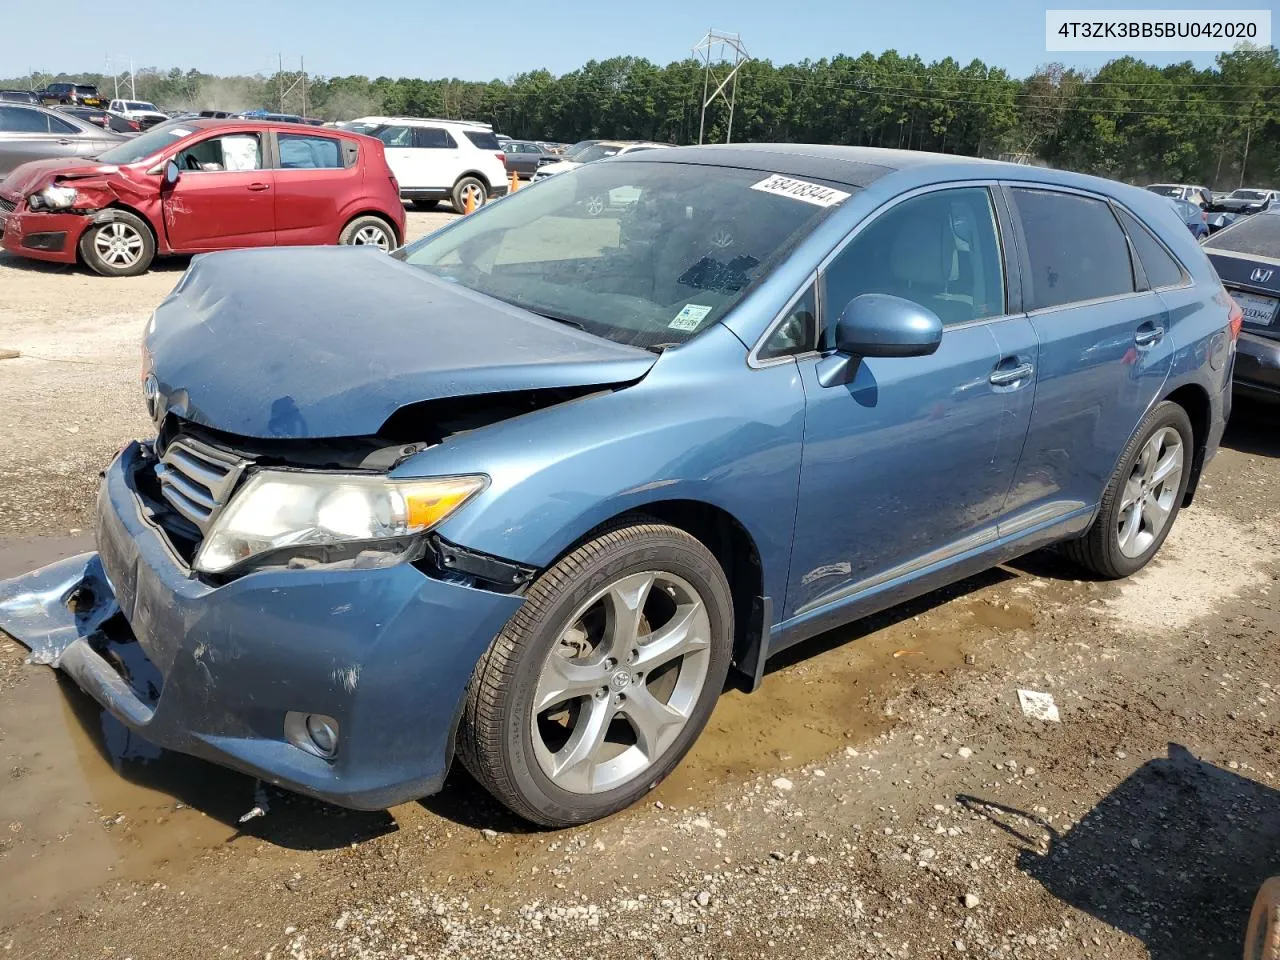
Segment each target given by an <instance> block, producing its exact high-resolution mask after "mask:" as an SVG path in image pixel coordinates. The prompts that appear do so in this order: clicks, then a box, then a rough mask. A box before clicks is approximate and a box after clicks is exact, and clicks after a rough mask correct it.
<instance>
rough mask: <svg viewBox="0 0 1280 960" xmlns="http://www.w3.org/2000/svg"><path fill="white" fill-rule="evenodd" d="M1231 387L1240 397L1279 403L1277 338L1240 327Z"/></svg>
mask: <svg viewBox="0 0 1280 960" xmlns="http://www.w3.org/2000/svg"><path fill="white" fill-rule="evenodd" d="M1233 388H1234V392H1235V394H1236V396H1238V397H1241V398H1246V399H1252V400H1264V401H1268V402H1271V403H1280V340H1272V339H1270V338H1268V337H1262V336H1258V335H1257V334H1253V333H1250V332H1249V331H1247V330H1244V331H1241V333H1240V339H1239V340H1238V341H1237V342H1236V368H1235V374H1234V379H1233Z"/></svg>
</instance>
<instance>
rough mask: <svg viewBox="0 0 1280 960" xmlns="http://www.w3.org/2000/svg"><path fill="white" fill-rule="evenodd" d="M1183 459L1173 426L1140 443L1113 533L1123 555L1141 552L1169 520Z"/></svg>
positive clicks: (1133, 555) (1134, 555)
mask: <svg viewBox="0 0 1280 960" xmlns="http://www.w3.org/2000/svg"><path fill="white" fill-rule="evenodd" d="M1184 463H1185V456H1184V452H1183V444H1182V437H1181V436H1180V435H1179V433H1178V431H1177V430H1175V429H1174V428H1173V427H1162V428H1160V429H1159V430H1157V431H1156V432H1155V433H1153V434H1152V435H1151V436H1150V437H1149V438H1148V439H1147V442H1146V443H1144V444H1143V445H1142V452H1141V453H1140V454H1139V455H1138V459H1137V460H1136V461H1135V462H1134V465H1133V470H1132V471H1131V472H1130V474H1129V478H1128V479H1127V480H1126V481H1125V484H1124V492H1123V494H1122V495H1121V499H1120V519H1119V523H1118V524H1117V529H1116V536H1117V538H1118V540H1119V545H1120V552H1121V553H1122V554H1124V555H1125V556H1126V557H1139V556H1142V554H1144V553H1145V552H1146V551H1147V550H1148V549H1149V548H1150V547H1151V544H1152V543H1154V542H1155V541H1156V539H1157V538H1158V537H1159V536H1160V534H1161V532H1162V531H1163V530H1164V528H1165V526H1166V525H1167V524H1168V523H1169V517H1170V515H1171V514H1172V513H1173V508H1174V504H1175V501H1176V500H1177V497H1178V491H1179V490H1181V489H1182V471H1183V469H1184Z"/></svg>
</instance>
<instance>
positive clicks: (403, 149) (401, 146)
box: [375, 124, 430, 190]
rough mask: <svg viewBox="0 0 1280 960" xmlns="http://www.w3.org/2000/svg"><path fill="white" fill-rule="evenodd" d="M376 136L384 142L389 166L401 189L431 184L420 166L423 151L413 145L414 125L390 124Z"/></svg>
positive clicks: (384, 150)
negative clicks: (419, 156) (419, 160)
mask: <svg viewBox="0 0 1280 960" xmlns="http://www.w3.org/2000/svg"><path fill="white" fill-rule="evenodd" d="M375 136H376V137H377V138H378V139H379V140H381V141H382V143H383V148H384V149H383V153H385V154H386V157H387V166H389V167H390V168H391V172H392V173H394V174H395V175H396V180H397V181H399V183H400V189H401V190H412V189H417V188H420V187H428V186H430V184H429V183H427V181H426V180H425V179H423V178H424V177H425V175H426V173H425V171H423V170H421V169H420V168H419V162H418V154H420V153H422V151H421V150H418V149H417V148H415V147H414V145H413V127H409V126H405V125H403V124H389V125H387V126H385V127H383V128H382V129H381V130H379V131H378V132H377V133H376V134H375Z"/></svg>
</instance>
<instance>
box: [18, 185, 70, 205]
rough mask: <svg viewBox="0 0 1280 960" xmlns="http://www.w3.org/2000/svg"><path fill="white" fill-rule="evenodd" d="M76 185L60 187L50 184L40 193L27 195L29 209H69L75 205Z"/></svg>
mask: <svg viewBox="0 0 1280 960" xmlns="http://www.w3.org/2000/svg"><path fill="white" fill-rule="evenodd" d="M75 202H76V191H75V187H59V186H57V185H55V184H50V185H49V186H47V187H45V188H44V189H43V190H41V191H39V192H38V193H33V194H31V196H29V197H27V209H29V210H67V209H69V208H71V207H73V206H75Z"/></svg>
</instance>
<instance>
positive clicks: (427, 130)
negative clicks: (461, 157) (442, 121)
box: [414, 127, 458, 150]
mask: <svg viewBox="0 0 1280 960" xmlns="http://www.w3.org/2000/svg"><path fill="white" fill-rule="evenodd" d="M416 133H417V137H416V139H415V141H414V146H418V147H427V148H429V149H433V150H447V149H450V148H452V147H456V146H457V145H458V144H457V143H456V142H455V141H454V139H453V137H451V136H450V135H449V131H448V130H444V129H442V128H440V127H418V128H417V131H416Z"/></svg>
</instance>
